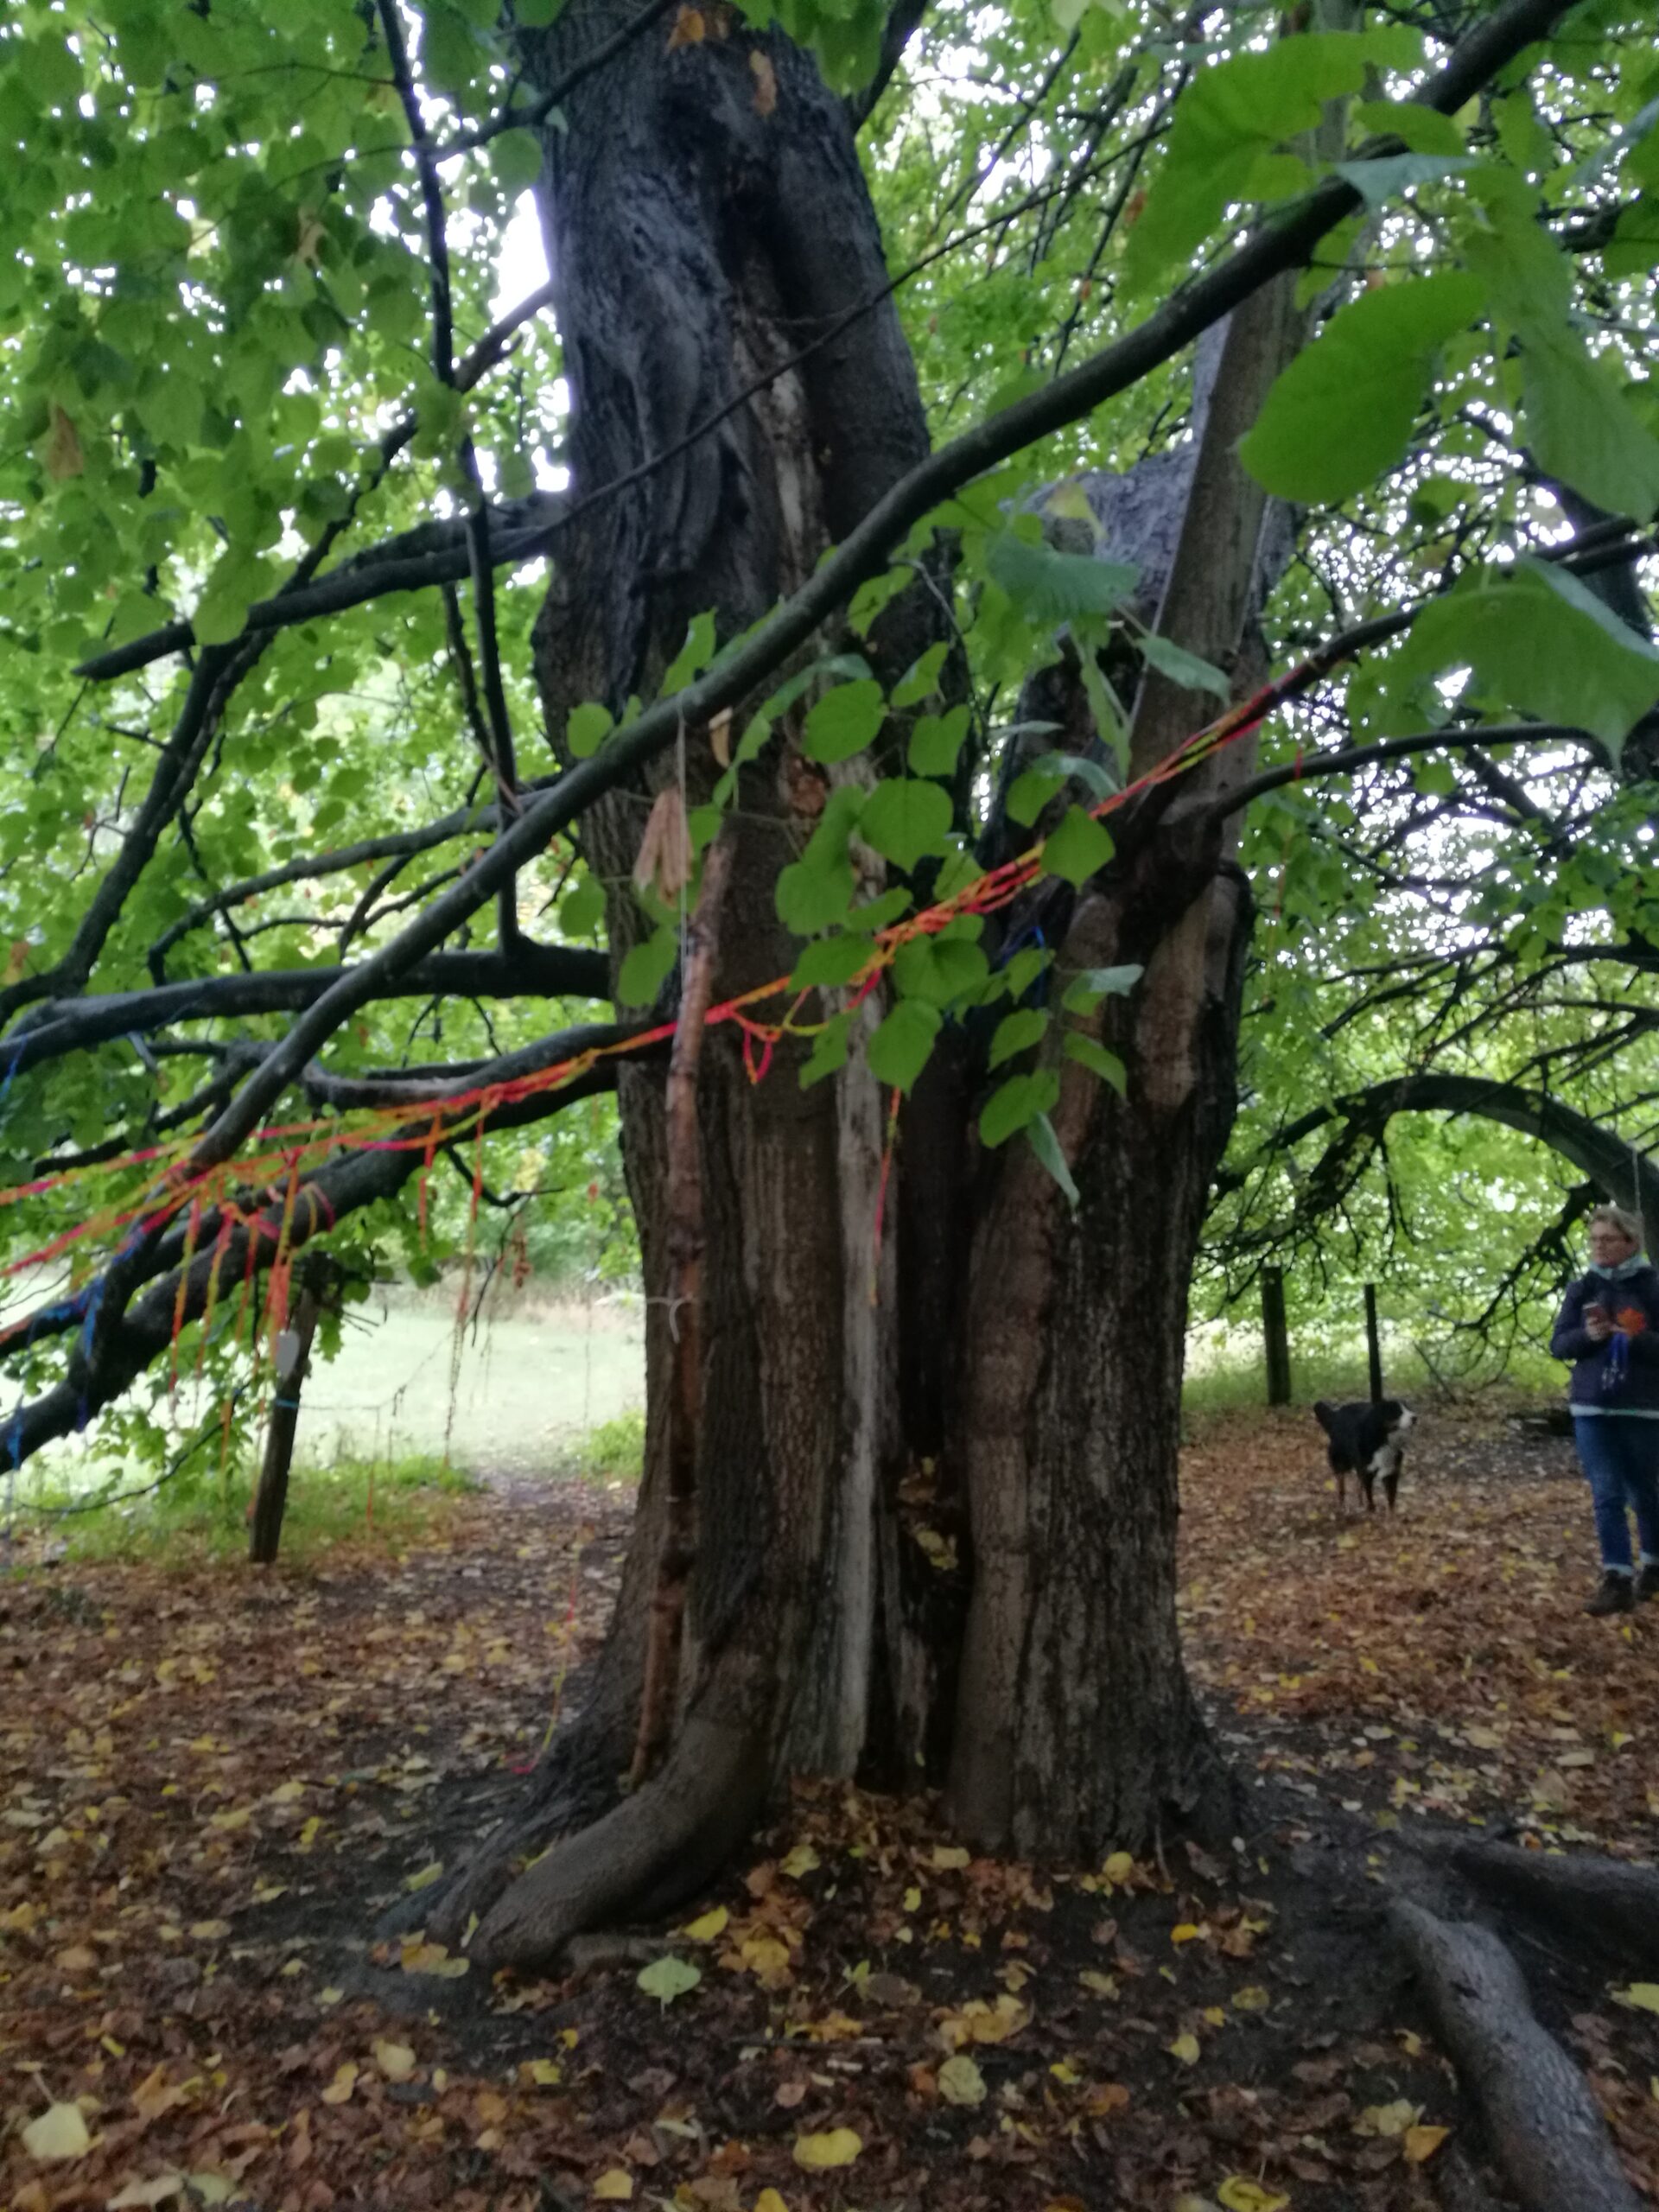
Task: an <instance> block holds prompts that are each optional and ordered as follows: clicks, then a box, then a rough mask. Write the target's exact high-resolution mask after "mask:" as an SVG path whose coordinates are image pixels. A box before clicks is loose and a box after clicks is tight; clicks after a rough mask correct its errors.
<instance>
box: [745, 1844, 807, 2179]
mask: <svg viewBox="0 0 1659 2212" xmlns="http://www.w3.org/2000/svg"><path fill="white" fill-rule="evenodd" d="M822 1865H823V1860H822V1859H820V1858H819V1857H818V1854H817V1852H816V1851H814V1850H813V1848H812V1847H811V1845H810V1843H798V1844H797V1845H796V1847H795V1848H794V1850H793V1851H791V1853H790V1854H789V1856H788V1858H787V1859H785V1860H784V1861H783V1863H782V1866H781V1869H780V1871H781V1872H784V1873H785V1874H787V1875H788V1877H789V1878H790V1880H791V1882H798V1881H799V1880H800V1878H801V1877H802V1875H803V1874H810V1872H812V1869H813V1868H814V1867H815V1866H822ZM760 2193H761V2195H762V2196H776V2195H777V2191H776V2190H762V2191H761V2192H760Z"/></svg>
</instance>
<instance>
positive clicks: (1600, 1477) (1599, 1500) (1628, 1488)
mask: <svg viewBox="0 0 1659 2212" xmlns="http://www.w3.org/2000/svg"><path fill="white" fill-rule="evenodd" d="M1573 1440H1574V1442H1575V1443H1576V1444H1577V1446H1578V1450H1579V1465H1580V1466H1581V1467H1582V1468H1583V1469H1584V1471H1585V1473H1586V1476H1587V1477H1588V1478H1589V1482H1590V1496H1591V1497H1592V1500H1593V1501H1594V1503H1595V1509H1596V1535H1597V1536H1598V1538H1599V1541H1600V1544H1601V1563H1602V1565H1603V1567H1606V1568H1608V1569H1609V1570H1611V1572H1612V1573H1615V1574H1628V1573H1630V1568H1631V1560H1630V1524H1629V1522H1627V1520H1626V1519H1625V1511H1626V1509H1627V1508H1629V1509H1630V1510H1633V1511H1634V1512H1635V1515H1636V1530H1637V1535H1638V1537H1639V1538H1640V1539H1641V1543H1642V1557H1643V1561H1644V1562H1645V1561H1647V1560H1659V1421H1644V1420H1643V1419H1642V1418H1641V1417H1640V1416H1639V1415H1637V1414H1580V1415H1576V1416H1575V1417H1574V1419H1573Z"/></svg>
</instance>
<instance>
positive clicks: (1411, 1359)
mask: <svg viewBox="0 0 1659 2212" xmlns="http://www.w3.org/2000/svg"><path fill="white" fill-rule="evenodd" d="M1383 1370H1384V1371H1383V1389H1385V1391H1386V1392H1387V1394H1388V1395H1389V1397H1392V1398H1403V1399H1404V1400H1405V1401H1406V1402H1408V1404H1409V1405H1412V1406H1414V1408H1416V1409H1417V1410H1418V1411H1419V1412H1421V1411H1422V1410H1423V1409H1424V1408H1427V1407H1431V1406H1433V1407H1435V1408H1465V1409H1466V1408H1482V1409H1485V1410H1491V1411H1492V1412H1499V1411H1506V1410H1508V1409H1509V1408H1511V1407H1516V1406H1522V1405H1536V1404H1539V1403H1541V1402H1542V1403H1551V1402H1554V1401H1555V1400H1556V1399H1560V1398H1565V1396H1566V1395H1567V1370H1566V1369H1565V1368H1564V1367H1563V1366H1562V1365H1561V1364H1560V1361H1559V1360H1554V1359H1551V1358H1550V1357H1548V1354H1547V1353H1544V1352H1541V1351H1537V1352H1535V1351H1531V1350H1529V1349H1528V1348H1526V1347H1522V1346H1516V1347H1515V1349H1514V1350H1513V1351H1511V1353H1510V1357H1509V1359H1508V1360H1507V1362H1506V1363H1505V1364H1504V1366H1503V1369H1502V1370H1497V1369H1495V1368H1494V1367H1493V1366H1492V1364H1491V1363H1490V1362H1488V1363H1486V1364H1485V1365H1484V1367H1482V1368H1479V1369H1476V1370H1471V1371H1470V1372H1468V1373H1461V1374H1460V1373H1457V1372H1455V1371H1448V1370H1446V1368H1442V1367H1439V1366H1431V1365H1430V1364H1429V1363H1428V1362H1427V1360H1425V1359H1424V1357H1423V1356H1422V1354H1421V1352H1420V1351H1417V1350H1416V1349H1415V1348H1414V1347H1412V1346H1401V1347H1398V1348H1390V1349H1389V1351H1388V1352H1387V1354H1386V1356H1385V1358H1384V1363H1383ZM1370 1395H1371V1386H1370V1370H1369V1368H1368V1366H1367V1364H1366V1359H1365V1351H1364V1347H1363V1344H1361V1345H1347V1346H1344V1345H1329V1346H1319V1347H1309V1348H1307V1349H1306V1350H1302V1349H1300V1348H1298V1347H1297V1346H1296V1345H1295V1344H1293V1345H1292V1347H1291V1403H1292V1405H1293V1406H1303V1407H1311V1406H1312V1405H1313V1402H1314V1400H1315V1399H1316V1398H1328V1399H1329V1400H1330V1401H1331V1402H1332V1404H1334V1405H1340V1404H1342V1403H1343V1402H1344V1401H1346V1400H1351V1399H1355V1398H1369V1397H1370ZM1267 1402H1268V1378H1267V1365H1266V1362H1265V1360H1264V1359H1263V1357H1262V1350H1261V1347H1260V1344H1251V1343H1250V1342H1249V1338H1248V1337H1245V1338H1242V1340H1241V1339H1236V1340H1235V1341H1234V1342H1233V1343H1231V1344H1228V1345H1227V1346H1226V1347H1225V1349H1224V1350H1223V1351H1220V1352H1219V1353H1212V1354H1211V1357H1209V1358H1208V1359H1206V1360H1205V1362H1204V1363H1202V1364H1201V1365H1196V1366H1193V1367H1190V1368H1189V1369H1188V1371H1187V1375H1186V1379H1185V1383H1184V1385H1183V1387H1182V1390H1181V1419H1182V1422H1183V1425H1184V1426H1190V1425H1191V1424H1192V1423H1193V1422H1198V1423H1199V1424H1202V1423H1204V1422H1205V1421H1213V1420H1216V1419H1217V1418H1218V1417H1219V1416H1221V1415H1222V1414H1237V1413H1245V1412H1253V1411H1254V1410H1255V1409H1256V1408H1259V1407H1262V1406H1265V1405H1266V1404H1267Z"/></svg>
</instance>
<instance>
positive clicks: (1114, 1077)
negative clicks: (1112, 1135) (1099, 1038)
mask: <svg viewBox="0 0 1659 2212" xmlns="http://www.w3.org/2000/svg"><path fill="white" fill-rule="evenodd" d="M1061 1050H1062V1051H1063V1052H1065V1057H1066V1058H1067V1059H1068V1060H1076V1061H1077V1064H1078V1065H1079V1066H1080V1067H1085V1068H1088V1069H1089V1070H1090V1071H1091V1072H1092V1073H1094V1074H1095V1075H1097V1076H1099V1077H1101V1079H1102V1081H1103V1082H1105V1083H1109V1084H1110V1085H1111V1086H1112V1089H1113V1090H1115V1091H1116V1093H1117V1095H1118V1096H1119V1097H1120V1098H1122V1097H1123V1096H1126V1095H1127V1093H1128V1075H1127V1074H1126V1073H1125V1071H1124V1067H1123V1063H1122V1060H1120V1059H1119V1058H1118V1057H1117V1054H1116V1052H1108V1051H1107V1049H1106V1047H1105V1046H1104V1045H1102V1044H1099V1043H1097V1042H1096V1039H1094V1038H1092V1037H1085V1036H1084V1034H1083V1033H1082V1032H1081V1031H1079V1030H1076V1029H1068V1030H1067V1031H1066V1033H1065V1042H1064V1044H1063V1045H1062V1046H1061Z"/></svg>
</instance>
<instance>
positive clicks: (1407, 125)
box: [1353, 100, 1464, 154]
mask: <svg viewBox="0 0 1659 2212" xmlns="http://www.w3.org/2000/svg"><path fill="white" fill-rule="evenodd" d="M1353 117H1354V122H1355V124H1357V127H1358V128H1359V129H1360V130H1370V131H1373V132H1376V133H1377V134H1378V135H1379V136H1386V137H1390V138H1398V139H1400V140H1402V142H1403V143H1404V144H1406V145H1408V146H1409V147H1410V149H1411V150H1412V152H1413V153H1414V154H1460V153H1462V151H1463V149H1464V139H1463V132H1462V131H1461V130H1459V127H1458V125H1457V124H1456V123H1455V122H1454V121H1453V120H1452V118H1451V117H1450V116H1449V115H1442V114H1441V113H1440V110H1439V109H1438V108H1433V107H1420V106H1418V105H1416V104H1415V103H1414V102H1412V101H1409V100H1400V101H1395V100H1361V101H1359V102H1357V104H1356V105H1355V108H1354V111H1353Z"/></svg>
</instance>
